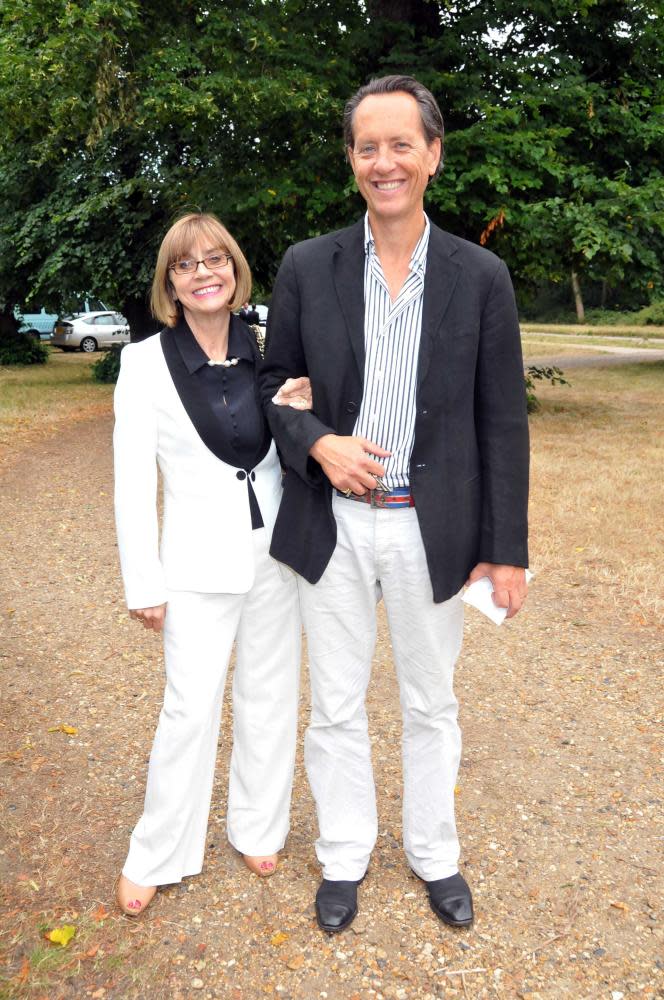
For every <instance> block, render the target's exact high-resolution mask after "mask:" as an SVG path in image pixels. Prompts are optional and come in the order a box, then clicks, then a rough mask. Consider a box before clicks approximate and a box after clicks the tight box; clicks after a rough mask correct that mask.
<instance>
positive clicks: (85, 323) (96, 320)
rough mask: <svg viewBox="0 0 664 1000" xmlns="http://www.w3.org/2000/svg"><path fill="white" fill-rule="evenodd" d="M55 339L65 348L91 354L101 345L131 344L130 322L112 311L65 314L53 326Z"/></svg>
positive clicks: (55, 344)
mask: <svg viewBox="0 0 664 1000" xmlns="http://www.w3.org/2000/svg"><path fill="white" fill-rule="evenodd" d="M51 342H52V343H53V345H54V346H55V347H60V348H62V350H63V351H76V350H80V351H85V353H86V354H90V353H92V351H97V350H98V349H99V348H100V347H111V346H112V345H113V344H127V343H129V324H128V323H127V320H126V319H125V318H124V316H123V315H122V314H121V313H117V312H111V311H110V310H104V312H89V313H83V314H82V315H80V316H65V317H64V318H63V319H59V320H58V321H57V323H56V324H55V326H54V327H53V340H52V341H51Z"/></svg>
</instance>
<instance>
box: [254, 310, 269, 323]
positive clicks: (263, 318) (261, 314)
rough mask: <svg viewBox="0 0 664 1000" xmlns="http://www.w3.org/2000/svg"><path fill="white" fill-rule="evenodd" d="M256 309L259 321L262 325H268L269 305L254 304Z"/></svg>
mask: <svg viewBox="0 0 664 1000" xmlns="http://www.w3.org/2000/svg"><path fill="white" fill-rule="evenodd" d="M254 309H255V310H256V311H257V313H258V322H259V324H260V326H267V306H254Z"/></svg>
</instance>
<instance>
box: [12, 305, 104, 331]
mask: <svg viewBox="0 0 664 1000" xmlns="http://www.w3.org/2000/svg"><path fill="white" fill-rule="evenodd" d="M79 306H80V308H79V309H77V310H76V311H75V312H74V313H72V314H71V315H73V316H78V315H79V314H80V313H89V312H93V311H95V310H96V311H99V310H102V309H103V310H107V309H108V307H107V306H106V305H105V304H104V303H103V302H101V301H100V300H99V299H84V300H83V301H81V302H80V303H79ZM14 315H15V316H16V319H17V320H18V321H19V323H20V326H19V328H18V330H19V333H25V334H27V336H28V337H39V339H40V340H50V339H51V336H52V334H53V327H54V326H55V324H56V323H57V321H58V319H59V318H60V317H59V314H58V313H54V312H49V311H48V310H47V309H46V307H45V306H38V305H35V304H34V303H32V302H28V303H26V305H25V306H18V307H17V308H16V309H15V310H14Z"/></svg>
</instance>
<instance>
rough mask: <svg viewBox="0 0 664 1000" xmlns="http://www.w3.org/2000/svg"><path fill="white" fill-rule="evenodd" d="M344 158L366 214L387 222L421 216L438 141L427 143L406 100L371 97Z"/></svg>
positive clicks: (363, 106) (357, 113)
mask: <svg viewBox="0 0 664 1000" xmlns="http://www.w3.org/2000/svg"><path fill="white" fill-rule="evenodd" d="M353 139H354V145H353V147H352V148H351V147H349V149H348V156H349V159H350V162H351V166H352V168H353V173H354V174H355V180H356V181H357V186H358V188H359V189H360V193H361V194H362V197H363V198H364V200H365V201H366V203H367V206H368V208H369V212H370V214H371V215H372V216H373V217H374V218H376V219H384V220H385V221H388V220H394V219H407V218H408V217H409V216H411V215H413V214H415V213H420V212H421V211H422V205H423V199H424V191H425V189H426V186H427V183H428V181H429V178H430V177H431V176H433V174H434V173H435V172H436V167H437V166H438V160H439V159H440V139H434V140H433V141H432V142H431V143H430V144H428V143H427V140H426V137H425V135H424V130H423V128H422V119H421V117H420V111H419V108H418V106H417V102H416V100H415V98H414V97H411V95H410V94H405V93H402V92H397V93H394V94H372V95H371V96H370V97H365V98H364V100H363V101H360V103H359V104H358V106H357V108H356V109H355V115H354V117H353Z"/></svg>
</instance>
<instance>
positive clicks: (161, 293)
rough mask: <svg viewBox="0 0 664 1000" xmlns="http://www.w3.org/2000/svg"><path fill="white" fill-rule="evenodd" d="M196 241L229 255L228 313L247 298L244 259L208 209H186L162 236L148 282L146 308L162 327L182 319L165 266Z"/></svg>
mask: <svg viewBox="0 0 664 1000" xmlns="http://www.w3.org/2000/svg"><path fill="white" fill-rule="evenodd" d="M197 244H200V245H202V246H204V247H205V249H206V250H207V249H208V248H209V249H210V250H224V251H225V252H226V253H229V254H230V255H231V257H232V258H233V271H234V273H235V294H234V296H233V298H232V299H231V301H230V302H229V303H228V308H229V309H230V310H231V312H233V311H234V310H236V309H239V308H240V306H241V305H242V303H243V302H248V301H249V300H250V298H251V270H250V269H249V265H248V264H247V258H246V257H245V256H244V254H243V253H242V251H241V250H240V248H239V246H238V245H237V243H236V242H235V240H234V239H233V237H232V236H231V234H230V233H229V232H228V230H227V229H226V227H225V226H224V225H222V223H221V222H220V221H219V219H218V218H217V216H216V215H212V213H211V212H188V213H187V215H183V216H182V218H181V219H178V220H177V222H174V223H173V225H172V226H171V228H170V229H169V230H168V232H167V233H166V235H165V236H164V239H163V240H162V244H161V246H160V247H159V254H158V256H157V266H156V267H155V272H154V279H153V281H152V292H151V293H150V309H151V310H152V315H153V316H154V317H155V319H158V320H159V321H160V322H161V323H165V324H166V326H176V324H177V323H178V322H179V321H180V319H181V318H182V306H181V305H180V303H179V302H178V300H177V299H176V297H175V289H174V288H173V285H172V283H171V278H170V274H169V267H170V266H171V264H175V262H176V261H178V260H182V258H183V257H187V256H189V255H190V254H191V252H192V250H193V248H194V247H195V246H196V245H197Z"/></svg>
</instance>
